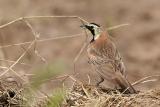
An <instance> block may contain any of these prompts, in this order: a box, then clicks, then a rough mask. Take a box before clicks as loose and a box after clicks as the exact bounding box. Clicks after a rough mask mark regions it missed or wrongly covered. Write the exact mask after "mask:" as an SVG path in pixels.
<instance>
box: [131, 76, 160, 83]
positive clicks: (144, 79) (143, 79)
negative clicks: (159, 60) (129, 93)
mask: <svg viewBox="0 0 160 107" xmlns="http://www.w3.org/2000/svg"><path fill="white" fill-rule="evenodd" d="M153 77H154V78H155V77H160V75H151V76H147V77H144V78H141V79H139V80H137V81H136V82H134V83H132V86H135V85H137V84H139V83H143V82H144V81H146V80H147V79H150V78H153Z"/></svg>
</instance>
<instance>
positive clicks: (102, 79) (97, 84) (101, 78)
mask: <svg viewBox="0 0 160 107" xmlns="http://www.w3.org/2000/svg"><path fill="white" fill-rule="evenodd" d="M103 81H104V78H103V77H101V76H100V81H98V82H97V83H96V86H97V87H98V86H99V85H100V84H101V83H102V82H103Z"/></svg>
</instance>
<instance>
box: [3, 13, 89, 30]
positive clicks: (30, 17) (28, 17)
mask: <svg viewBox="0 0 160 107" xmlns="http://www.w3.org/2000/svg"><path fill="white" fill-rule="evenodd" d="M44 18H45V19H46V18H77V19H79V20H80V21H83V22H85V23H88V22H87V21H86V20H84V19H83V18H81V17H78V16H26V17H20V18H17V19H15V20H13V21H10V22H8V23H6V24H3V25H1V26H0V29H2V28H5V27H7V26H9V25H11V24H13V23H15V22H18V21H22V20H24V19H44Z"/></svg>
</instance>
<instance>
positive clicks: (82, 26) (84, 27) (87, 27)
mask: <svg viewBox="0 0 160 107" xmlns="http://www.w3.org/2000/svg"><path fill="white" fill-rule="evenodd" d="M80 27H81V28H83V29H90V26H88V25H81V26H80Z"/></svg>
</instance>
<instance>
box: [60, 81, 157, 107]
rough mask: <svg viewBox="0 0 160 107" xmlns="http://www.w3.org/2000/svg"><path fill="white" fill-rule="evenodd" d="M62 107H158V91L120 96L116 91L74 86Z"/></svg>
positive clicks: (90, 86) (88, 86) (79, 85)
mask: <svg viewBox="0 0 160 107" xmlns="http://www.w3.org/2000/svg"><path fill="white" fill-rule="evenodd" d="M63 106H64V107H70V106H72V107H144V106H145V107H150V106H152V107H159V106H160V89H153V90H150V91H147V92H139V93H138V94H121V93H120V92H119V91H117V90H113V89H106V88H102V87H95V86H93V85H87V84H86V85H84V84H83V85H82V84H78V83H76V84H74V86H73V88H72V89H71V90H70V91H69V92H68V95H67V99H66V101H65V103H64V104H63Z"/></svg>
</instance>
